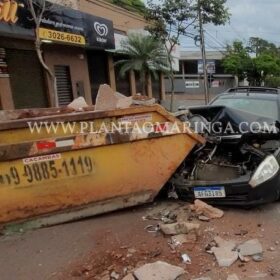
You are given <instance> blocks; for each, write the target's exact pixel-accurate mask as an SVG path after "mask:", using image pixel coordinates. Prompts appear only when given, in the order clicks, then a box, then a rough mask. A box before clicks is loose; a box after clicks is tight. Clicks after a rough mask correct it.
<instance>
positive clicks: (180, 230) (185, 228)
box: [160, 222, 200, 235]
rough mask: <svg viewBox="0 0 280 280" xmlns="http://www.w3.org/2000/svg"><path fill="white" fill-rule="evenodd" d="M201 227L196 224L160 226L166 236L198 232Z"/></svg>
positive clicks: (184, 223)
mask: <svg viewBox="0 0 280 280" xmlns="http://www.w3.org/2000/svg"><path fill="white" fill-rule="evenodd" d="M199 227H200V225H199V224H195V223H187V222H181V223H174V224H160V229H161V230H162V232H163V233H164V234H166V235H177V234H186V233H189V232H192V231H194V232H196V231H197V230H198V229H199Z"/></svg>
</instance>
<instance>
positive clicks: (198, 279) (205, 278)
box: [192, 277, 212, 280]
mask: <svg viewBox="0 0 280 280" xmlns="http://www.w3.org/2000/svg"><path fill="white" fill-rule="evenodd" d="M192 280H212V279H211V278H210V277H200V278H195V279H192Z"/></svg>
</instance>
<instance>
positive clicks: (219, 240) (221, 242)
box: [214, 236, 236, 251]
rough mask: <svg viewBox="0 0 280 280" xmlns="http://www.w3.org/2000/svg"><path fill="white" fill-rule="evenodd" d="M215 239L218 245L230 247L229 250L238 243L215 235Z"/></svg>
mask: <svg viewBox="0 0 280 280" xmlns="http://www.w3.org/2000/svg"><path fill="white" fill-rule="evenodd" d="M214 241H215V242H216V244H217V246H218V247H221V248H224V249H228V250H229V251H232V250H233V249H234V248H235V247H236V244H235V242H234V241H227V240H224V239H223V238H221V237H220V236H216V237H214Z"/></svg>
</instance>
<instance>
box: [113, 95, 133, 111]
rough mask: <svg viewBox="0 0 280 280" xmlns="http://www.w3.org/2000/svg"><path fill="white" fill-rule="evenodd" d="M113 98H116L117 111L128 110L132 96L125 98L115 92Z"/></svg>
mask: <svg viewBox="0 0 280 280" xmlns="http://www.w3.org/2000/svg"><path fill="white" fill-rule="evenodd" d="M115 96H116V97H117V105H116V107H117V109H123V108H128V107H130V106H131V105H132V96H129V97H127V96H125V95H123V94H121V93H119V92H115Z"/></svg>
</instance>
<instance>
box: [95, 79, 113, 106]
mask: <svg viewBox="0 0 280 280" xmlns="http://www.w3.org/2000/svg"><path fill="white" fill-rule="evenodd" d="M117 103H118V98H117V97H116V96H115V92H114V91H113V90H112V88H111V87H110V86H108V85H106V84H105V85H100V87H99V90H98V93H97V96H96V102H95V110H96V111H106V110H113V109H116V108H117Z"/></svg>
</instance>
